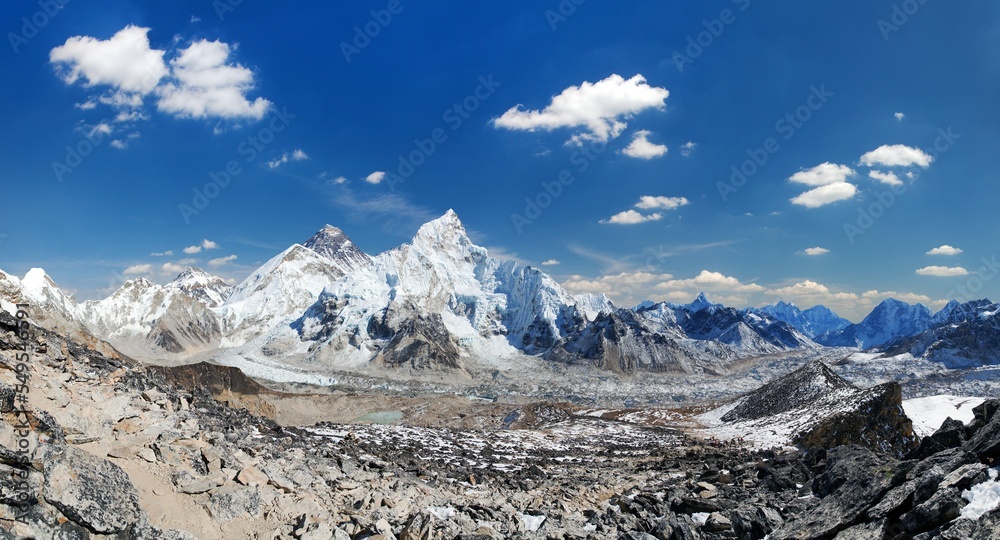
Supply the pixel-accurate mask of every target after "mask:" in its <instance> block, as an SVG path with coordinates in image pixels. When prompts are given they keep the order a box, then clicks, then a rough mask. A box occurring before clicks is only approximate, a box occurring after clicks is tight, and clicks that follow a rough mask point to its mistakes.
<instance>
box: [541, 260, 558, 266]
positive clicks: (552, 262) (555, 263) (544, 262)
mask: <svg viewBox="0 0 1000 540" xmlns="http://www.w3.org/2000/svg"><path fill="white" fill-rule="evenodd" d="M557 264H559V261H557V260H555V259H549V260H547V261H542V266H555V265H557Z"/></svg>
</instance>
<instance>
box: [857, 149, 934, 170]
mask: <svg viewBox="0 0 1000 540" xmlns="http://www.w3.org/2000/svg"><path fill="white" fill-rule="evenodd" d="M932 161H934V158H933V157H931V155H930V154H927V153H926V152H924V151H923V150H921V149H919V148H913V147H910V146H906V145H902V144H892V145H889V144H884V145H882V146H879V147H878V148H876V149H874V150H872V151H871V152H867V153H865V154H864V155H863V156H861V161H860V163H861V164H862V165H867V166H869V167H871V166H874V165H883V166H886V167H909V166H911V165H918V166H920V167H923V168H925V169H926V168H927V167H930V165H931V162H932Z"/></svg>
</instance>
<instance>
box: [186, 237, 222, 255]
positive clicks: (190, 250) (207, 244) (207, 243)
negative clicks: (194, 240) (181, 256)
mask: <svg viewBox="0 0 1000 540" xmlns="http://www.w3.org/2000/svg"><path fill="white" fill-rule="evenodd" d="M218 247H219V244H216V243H215V242H213V241H211V240H209V239H207V238H206V239H204V240H202V241H201V244H197V245H194V246H188V247H186V248H184V253H187V254H188V255H193V254H195V253H200V252H201V250H203V249H205V250H209V249H218Z"/></svg>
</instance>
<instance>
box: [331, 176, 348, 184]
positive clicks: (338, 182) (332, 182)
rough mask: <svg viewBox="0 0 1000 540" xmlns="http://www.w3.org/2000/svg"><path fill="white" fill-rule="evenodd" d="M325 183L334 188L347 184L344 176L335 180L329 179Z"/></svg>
mask: <svg viewBox="0 0 1000 540" xmlns="http://www.w3.org/2000/svg"><path fill="white" fill-rule="evenodd" d="M326 183H327V184H330V185H334V186H340V185H343V184H346V183H347V178H346V177H344V176H338V177H336V178H331V179H330V180H327V181H326Z"/></svg>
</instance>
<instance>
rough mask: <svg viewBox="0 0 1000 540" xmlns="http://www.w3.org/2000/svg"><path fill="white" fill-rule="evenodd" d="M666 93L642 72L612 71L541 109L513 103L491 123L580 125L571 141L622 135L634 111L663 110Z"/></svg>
mask: <svg viewBox="0 0 1000 540" xmlns="http://www.w3.org/2000/svg"><path fill="white" fill-rule="evenodd" d="M669 95H670V92H668V91H667V89H666V88H657V87H655V86H650V85H649V84H647V83H646V78H645V77H643V76H642V75H636V76H634V77H632V78H631V79H625V78H623V77H622V76H620V75H617V74H615V75H611V76H610V77H608V78H606V79H604V80H601V81H598V82H596V83H591V82H584V83H583V84H581V85H580V86H570V87H569V88H566V89H565V90H563V91H562V92H561V93H560V94H559V95H556V96H553V97H552V101H551V102H550V103H549V105H548V106H546V107H545V108H544V109H541V110H525V109H524V108H523V105H520V104H519V105H516V106H514V107H512V108H510V109H509V110H507V112H505V113H503V114H502V115H501V116H500V117H499V118H494V119H493V125H494V126H495V127H497V128H505V129H510V130H518V131H535V130H539V129H540V130H544V131H552V130H555V129H560V128H570V129H582V131H581V132H578V133H577V134H575V135H574V136H573V137H572V138H571V139H570V143H576V144H581V143H582V142H584V141H607V140H608V139H611V138H614V137H617V136H619V135H621V133H622V131H624V130H625V128H626V127H627V124H626V122H625V121H626V120H627V119H629V118H631V117H632V116H633V115H635V114H637V113H639V112H641V111H644V110H647V109H658V110H662V109H663V108H664V106H665V105H664V102H665V101H666V99H667V96H669Z"/></svg>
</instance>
